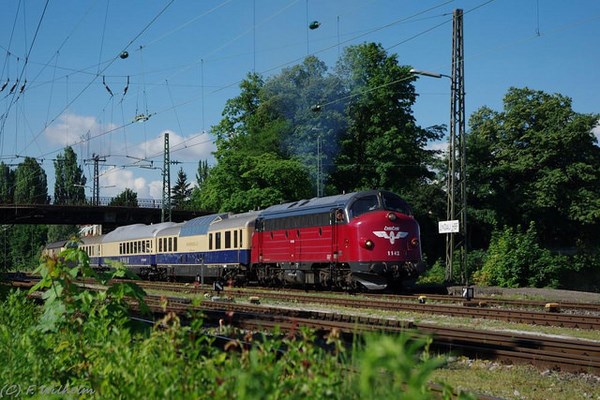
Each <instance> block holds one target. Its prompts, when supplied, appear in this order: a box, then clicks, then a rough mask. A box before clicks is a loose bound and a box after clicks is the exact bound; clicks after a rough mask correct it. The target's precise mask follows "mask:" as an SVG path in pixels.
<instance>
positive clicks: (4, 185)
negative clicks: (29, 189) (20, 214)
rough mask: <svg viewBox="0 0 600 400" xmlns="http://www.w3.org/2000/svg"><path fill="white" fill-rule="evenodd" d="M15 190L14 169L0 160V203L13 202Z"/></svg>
mask: <svg viewBox="0 0 600 400" xmlns="http://www.w3.org/2000/svg"><path fill="white" fill-rule="evenodd" d="M14 192H15V171H13V170H11V169H10V167H9V166H8V165H6V164H4V162H3V161H0V204H13V202H14Z"/></svg>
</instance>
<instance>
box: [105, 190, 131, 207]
mask: <svg viewBox="0 0 600 400" xmlns="http://www.w3.org/2000/svg"><path fill="white" fill-rule="evenodd" d="M108 205H109V206H121V207H139V204H138V198H137V193H136V192H134V191H133V190H131V189H129V188H125V190H123V191H122V192H121V193H119V194H118V195H117V196H115V197H113V199H112V200H111V201H110V203H109V204H108Z"/></svg>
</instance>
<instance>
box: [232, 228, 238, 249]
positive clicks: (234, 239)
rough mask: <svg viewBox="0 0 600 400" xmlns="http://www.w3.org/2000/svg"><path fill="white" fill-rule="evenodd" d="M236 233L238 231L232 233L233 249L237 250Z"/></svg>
mask: <svg viewBox="0 0 600 400" xmlns="http://www.w3.org/2000/svg"><path fill="white" fill-rule="evenodd" d="M237 233H238V231H233V248H234V249H237V247H238V245H237Z"/></svg>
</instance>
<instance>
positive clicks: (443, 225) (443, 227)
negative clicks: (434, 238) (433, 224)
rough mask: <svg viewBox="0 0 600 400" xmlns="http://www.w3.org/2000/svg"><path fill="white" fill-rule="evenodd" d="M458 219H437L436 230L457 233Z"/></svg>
mask: <svg viewBox="0 0 600 400" xmlns="http://www.w3.org/2000/svg"><path fill="white" fill-rule="evenodd" d="M458 226H459V225H458V220H457V219H453V220H451V221H439V222H438V230H439V233H457V232H459V228H458Z"/></svg>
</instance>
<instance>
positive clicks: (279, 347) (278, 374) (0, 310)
mask: <svg viewBox="0 0 600 400" xmlns="http://www.w3.org/2000/svg"><path fill="white" fill-rule="evenodd" d="M74 260H77V262H75V263H74ZM85 263H86V257H85V256H84V255H83V254H82V253H81V252H80V251H79V250H77V249H75V248H73V249H69V250H67V252H65V253H64V254H61V256H59V257H58V258H56V259H45V260H44V262H43V263H42V266H41V267H40V273H41V274H42V276H43V279H42V281H41V282H40V284H39V285H38V287H40V288H43V287H45V288H47V290H46V293H48V292H50V293H49V294H46V295H45V296H44V297H45V299H46V301H45V304H44V309H43V310H42V311H41V312H40V310H39V309H38V308H37V307H36V306H34V305H33V304H32V302H31V300H29V299H27V298H26V297H25V296H24V295H23V294H22V293H11V294H10V295H9V296H8V298H7V299H6V300H5V301H4V302H3V304H1V307H0V359H1V360H3V362H2V364H1V365H0V378H1V379H2V381H3V382H9V383H12V384H15V385H20V387H21V388H22V389H23V388H28V387H32V388H34V389H35V390H37V392H35V391H34V392H33V393H30V394H33V397H37V398H44V399H45V398H52V393H47V392H46V393H42V392H41V388H42V387H46V388H55V389H56V388H57V389H60V388H63V389H65V388H66V389H67V390H82V391H84V392H83V393H84V394H82V395H81V398H101V399H121V398H126V399H163V398H168V399H189V398H195V399H231V398H235V399H241V400H243V399H257V398H261V399H305V398H310V399H364V398H378V399H430V398H437V397H438V396H434V395H433V394H432V393H430V391H429V389H428V379H429V376H430V373H431V371H432V370H433V369H434V368H437V367H438V366H439V365H441V363H442V360H441V359H438V358H431V357H430V356H429V355H428V352H427V351H426V350H427V345H428V343H429V342H428V341H426V340H425V339H419V340H413V339H410V338H409V336H400V337H391V336H368V337H367V338H366V341H365V342H364V344H363V345H358V344H357V345H355V348H354V349H352V351H350V350H348V349H347V348H346V347H344V346H343V344H342V342H341V341H340V338H339V335H338V333H337V332H335V331H334V332H331V333H330V334H329V335H328V336H327V337H324V338H319V337H316V336H315V333H314V332H312V331H310V330H307V329H300V330H297V331H296V332H293V333H291V334H288V335H286V336H284V335H282V334H279V333H277V332H275V334H274V335H273V336H270V337H267V336H263V337H262V338H260V339H256V338H255V337H254V336H251V335H246V336H245V337H244V338H243V340H244V342H246V343H250V345H249V346H247V345H242V342H241V340H237V339H232V340H231V341H230V342H229V343H228V344H227V345H225V349H224V350H222V349H220V348H218V347H216V346H213V341H214V337H213V336H212V335H211V334H210V333H209V332H207V331H205V330H204V328H203V327H202V321H201V319H194V320H193V322H192V323H191V325H189V326H182V325H181V323H180V320H179V317H178V316H176V315H174V314H168V315H167V316H165V317H164V318H163V319H162V320H161V321H159V322H157V323H156V324H155V326H154V328H153V329H149V330H134V329H132V327H131V326H130V324H129V323H128V321H127V319H126V318H123V310H124V308H123V307H125V303H124V302H123V299H124V297H125V296H126V295H129V294H131V293H137V292H135V291H134V292H130V290H132V289H123V287H121V289H114V290H112V289H108V290H106V291H104V292H102V291H100V292H98V293H96V292H89V291H87V290H83V289H81V288H74V287H71V284H73V283H74V282H73V279H74V277H75V276H77V275H78V274H79V273H81V271H82V270H86V268H87V266H86V265H85ZM85 273H86V274H87V273H89V271H87V272H85ZM42 282H45V283H42ZM49 310H51V311H49ZM319 342H320V343H323V342H324V346H320V345H318V344H316V343H319ZM423 350H425V351H423ZM67 393H69V392H67ZM71 394H73V393H72V392H71ZM54 397H55V398H65V395H64V394H61V393H55V394H54ZM70 397H78V396H70ZM450 397H451V395H450V391H448V393H446V394H445V395H444V398H450ZM462 398H466V397H465V395H463V397H462Z"/></svg>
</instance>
